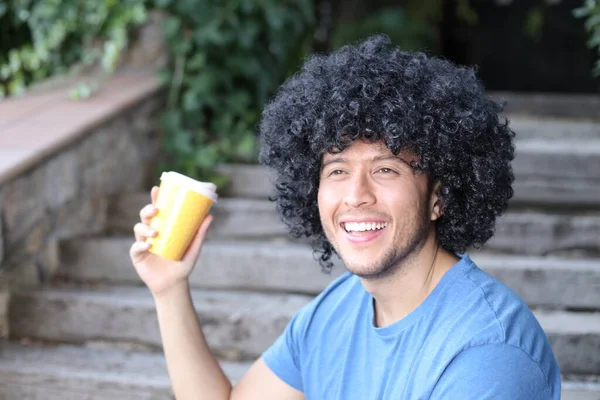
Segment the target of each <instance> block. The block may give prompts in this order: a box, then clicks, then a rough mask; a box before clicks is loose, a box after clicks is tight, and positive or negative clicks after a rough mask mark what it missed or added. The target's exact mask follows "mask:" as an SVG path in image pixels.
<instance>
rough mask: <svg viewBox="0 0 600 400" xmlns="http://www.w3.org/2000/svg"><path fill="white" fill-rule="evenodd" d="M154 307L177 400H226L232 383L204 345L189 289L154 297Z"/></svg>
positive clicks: (204, 340)
mask: <svg viewBox="0 0 600 400" xmlns="http://www.w3.org/2000/svg"><path fill="white" fill-rule="evenodd" d="M155 303H156V310H157V314H158V323H159V326H160V332H161V336H162V342H163V348H164V353H165V357H166V360H167V368H168V371H169V376H170V378H171V383H172V385H173V391H174V393H175V397H176V398H177V400H192V399H194V400H195V399H207V400H225V399H229V397H230V393H231V383H230V382H229V380H228V379H227V377H226V376H225V374H224V373H223V370H222V369H221V367H220V366H219V364H218V362H217V360H216V359H215V357H214V356H213V355H212V353H211V352H210V349H209V348H208V345H207V344H206V339H205V338H204V334H203V332H202V329H201V328H200V323H199V321H198V317H197V315H196V311H195V310H194V306H193V303H192V299H191V296H190V291H189V288H188V286H187V285H182V286H181V287H177V288H173V290H170V291H169V293H164V294H161V295H157V296H155Z"/></svg>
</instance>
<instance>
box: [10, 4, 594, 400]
mask: <svg viewBox="0 0 600 400" xmlns="http://www.w3.org/2000/svg"><path fill="white" fill-rule="evenodd" d="M376 33H385V34H387V35H388V36H389V37H390V38H391V40H392V41H393V42H394V43H395V44H397V45H399V46H401V47H402V48H404V49H406V50H418V51H422V52H425V53H428V54H430V55H435V56H439V57H444V58H446V59H449V60H452V61H454V62H456V63H459V64H465V65H469V66H474V67H475V68H477V70H478V74H479V77H480V78H481V79H482V81H483V83H484V85H485V87H486V89H487V90H488V93H489V94H490V96H491V97H492V98H494V99H496V100H499V101H506V102H507V104H508V105H507V108H506V110H505V115H506V116H507V117H508V118H509V120H510V126H511V128H512V129H513V130H514V131H515V132H516V158H515V160H514V161H513V171H514V174H515V183H514V185H513V188H514V189H515V194H514V196H513V198H512V199H511V200H510V204H509V208H508V210H507V212H506V213H505V214H504V215H502V216H501V217H498V218H497V221H496V230H495V234H494V237H493V238H492V239H491V240H490V241H488V242H487V243H485V245H484V246H483V248H482V249H470V250H472V251H470V254H471V256H472V258H473V260H474V261H475V262H476V263H477V264H478V265H479V266H480V267H481V268H482V269H484V270H485V271H486V272H488V273H490V274H492V275H493V276H495V277H496V278H498V279H499V280H501V281H502V282H504V283H505V284H507V285H508V286H509V287H511V288H512V289H513V290H514V291H515V292H516V293H518V295H519V296H521V297H522V298H523V300H524V301H525V302H526V303H527V304H528V306H529V307H530V308H531V309H532V310H533V312H534V314H535V316H536V318H537V319H538V321H539V322H540V324H541V326H542V327H543V328H544V331H545V332H546V334H547V335H548V339H549V340H550V343H551V345H552V349H553V351H554V354H555V356H556V358H557V361H558V362H559V365H560V368H561V372H562V378H563V392H562V398H563V399H565V400H599V399H600V201H599V200H598V199H600V0H513V1H511V0H403V1H393V0H369V1H366V0H365V1H359V0H344V1H342V0H330V1H327V0H219V1H217V0H120V1H119V0H97V1H82V0H9V1H7V0H0V399H2V400H22V399H31V400H38V399H39V400H59V399H60V400H65V399H67V400H69V399H73V400H78V399H82V398H85V399H88V400H95V399H98V400H105V399H109V398H110V399H113V398H122V399H134V398H135V399H165V400H170V399H172V398H173V396H172V392H171V388H170V382H169V379H168V375H167V373H166V368H165V364H164V359H163V356H162V347H161V339H160V333H159V331H158V327H157V321H156V317H155V310H154V302H153V300H152V297H151V296H150V295H149V293H148V291H147V289H146V288H145V287H144V286H143V284H142V282H141V281H140V279H139V277H138V276H137V274H136V273H135V271H134V269H133V268H132V266H131V261H130V259H129V256H128V253H129V248H130V246H131V244H132V242H133V237H132V227H133V226H134V224H135V223H137V222H138V221H139V211H140V209H141V208H142V207H143V206H144V205H146V204H147V203H148V202H149V201H150V199H149V194H148V190H149V189H150V187H151V186H152V185H156V184H158V183H159V179H158V178H159V174H160V172H161V171H165V170H173V171H177V172H180V173H183V174H186V175H189V176H191V177H195V178H199V179H202V180H208V181H212V182H215V183H216V184H217V185H218V187H219V195H220V197H219V200H218V202H217V203H216V204H215V205H214V206H213V208H212V210H211V213H212V214H213V215H214V216H215V219H214V222H213V224H212V225H211V228H210V231H209V236H208V240H207V242H206V243H205V245H204V247H203V250H202V254H201V256H200V259H199V261H198V265H197V267H196V268H195V270H194V272H193V273H192V275H191V276H190V286H191V288H192V296H193V298H194V300H195V305H196V309H197V312H198V315H199V316H200V320H201V321H206V324H205V325H206V326H205V328H206V329H205V335H206V338H207V341H208V344H209V346H210V347H211V350H212V351H213V353H214V354H215V355H216V356H217V357H218V360H219V362H220V363H221V365H222V366H223V368H224V369H225V372H226V374H227V376H228V377H229V378H230V379H231V380H232V381H233V382H235V381H236V380H237V379H238V378H239V377H240V376H241V375H242V374H243V373H244V371H246V369H247V368H248V366H249V365H250V363H251V362H252V361H253V360H255V359H256V358H257V357H259V356H260V354H261V353H262V352H263V351H264V350H265V349H266V348H267V347H268V346H270V345H271V343H273V341H274V340H275V339H276V338H277V337H278V335H279V334H280V333H281V332H282V331H283V329H284V327H285V325H286V324H287V322H288V321H289V320H290V318H291V317H292V316H293V315H294V314H295V313H296V312H297V311H298V310H299V309H300V308H301V307H302V306H303V305H305V304H307V303H308V302H309V301H311V300H312V298H313V297H314V296H315V295H316V294H318V293H319V292H321V291H322V290H323V289H324V288H325V287H326V286H327V285H328V284H329V283H330V282H331V281H332V280H333V279H334V278H335V277H337V276H338V275H339V274H341V273H343V272H344V266H343V265H341V262H340V261H339V260H337V259H336V260H335V261H334V263H335V266H334V268H333V269H332V271H331V273H330V274H327V273H321V271H320V269H321V268H320V267H319V265H318V263H317V261H316V260H315V256H314V255H313V253H312V251H311V248H310V246H309V244H308V239H307V238H300V239H293V238H290V236H289V235H288V232H287V228H286V227H285V226H284V224H283V223H282V222H281V219H280V216H279V214H278V213H277V212H276V210H275V206H274V204H273V202H271V201H269V196H270V195H271V194H272V192H273V185H272V182H271V175H270V174H269V172H268V171H267V170H266V169H265V168H263V167H262V166H260V165H257V147H258V144H257V123H258V121H259V118H260V115H261V111H262V109H263V107H264V105H265V103H266V102H267V101H268V100H269V98H270V97H271V96H272V95H273V94H274V93H275V91H276V90H277V88H278V86H279V85H280V84H281V83H282V82H283V81H284V80H285V79H286V78H287V77H289V76H290V75H292V74H294V73H295V72H296V71H298V69H299V68H300V66H301V65H302V63H303V61H304V60H305V59H306V57H308V56H310V55H311V54H314V53H319V52H329V51H332V50H335V49H337V48H339V47H340V46H343V45H344V44H347V43H356V42H358V41H361V40H363V39H365V38H367V37H369V36H371V35H373V34H376Z"/></svg>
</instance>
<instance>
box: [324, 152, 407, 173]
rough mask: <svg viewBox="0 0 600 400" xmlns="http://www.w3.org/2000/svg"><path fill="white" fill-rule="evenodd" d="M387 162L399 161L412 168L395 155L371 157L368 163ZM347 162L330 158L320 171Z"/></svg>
mask: <svg viewBox="0 0 600 400" xmlns="http://www.w3.org/2000/svg"><path fill="white" fill-rule="evenodd" d="M387 160H394V161H400V162H401V163H403V164H406V165H407V166H408V167H411V168H412V166H411V165H410V162H408V161H406V160H405V159H403V158H401V157H400V156H395V155H390V156H377V157H373V158H372V159H371V160H370V161H387ZM347 162H348V160H347V159H345V158H344V157H336V158H332V159H330V160H327V161H325V162H323V165H321V171H323V169H325V167H327V166H329V165H331V164H344V163H347Z"/></svg>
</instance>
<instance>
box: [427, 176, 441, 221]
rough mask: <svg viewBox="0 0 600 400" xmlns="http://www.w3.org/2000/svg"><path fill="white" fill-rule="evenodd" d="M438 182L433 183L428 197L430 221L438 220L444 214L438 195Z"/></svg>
mask: <svg viewBox="0 0 600 400" xmlns="http://www.w3.org/2000/svg"><path fill="white" fill-rule="evenodd" d="M440 185H441V184H440V182H439V181H437V182H435V183H434V184H433V189H432V190H431V195H430V197H429V209H430V210H431V211H430V212H431V214H430V219H431V220H432V221H435V220H438V219H439V218H440V217H441V216H442V215H444V211H443V204H442V201H441V200H440V197H439V189H440Z"/></svg>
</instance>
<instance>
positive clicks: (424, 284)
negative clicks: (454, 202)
mask: <svg viewBox="0 0 600 400" xmlns="http://www.w3.org/2000/svg"><path fill="white" fill-rule="evenodd" d="M458 260H459V258H458V257H456V256H455V255H454V254H452V253H450V252H448V251H447V250H444V249H441V248H440V247H439V245H438V243H437V239H436V237H435V234H432V235H429V237H428V239H427V240H426V242H425V244H424V245H423V247H422V248H421V249H420V250H419V251H418V253H416V254H414V255H412V256H410V257H408V258H406V259H404V260H403V261H402V262H401V265H398V266H397V268H396V269H395V272H394V273H393V274H392V275H390V276H387V277H385V278H382V279H361V281H362V284H363V287H364V288H365V290H366V291H367V292H369V293H371V295H372V296H373V298H374V303H373V307H374V315H375V325H376V326H378V327H381V326H387V325H390V324H393V323H394V322H396V321H399V320H401V319H402V318H404V317H405V316H407V315H408V314H410V313H411V312H412V311H414V310H415V309H416V308H417V307H418V306H419V305H420V304H421V303H422V302H423V301H424V300H425V299H426V298H427V296H428V295H429V294H430V293H431V292H432V291H433V289H434V288H435V287H436V286H437V284H438V283H439V281H440V280H441V279H442V276H444V274H445V273H446V271H448V270H449V269H450V268H452V266H453V265H454V264H456V262H457V261H458Z"/></svg>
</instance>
